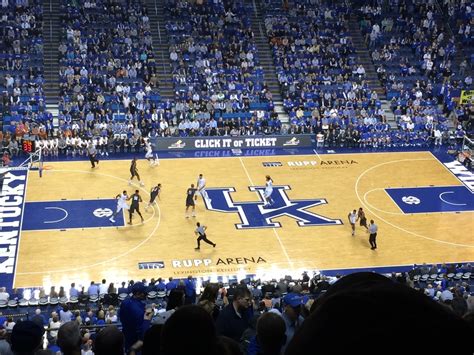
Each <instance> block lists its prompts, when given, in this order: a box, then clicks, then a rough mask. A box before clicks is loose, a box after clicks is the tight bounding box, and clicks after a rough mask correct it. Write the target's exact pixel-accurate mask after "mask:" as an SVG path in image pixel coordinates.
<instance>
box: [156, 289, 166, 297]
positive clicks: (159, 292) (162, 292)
mask: <svg viewBox="0 0 474 355" xmlns="http://www.w3.org/2000/svg"><path fill="white" fill-rule="evenodd" d="M156 296H157V297H158V298H165V297H166V291H158V292H157V293H156Z"/></svg>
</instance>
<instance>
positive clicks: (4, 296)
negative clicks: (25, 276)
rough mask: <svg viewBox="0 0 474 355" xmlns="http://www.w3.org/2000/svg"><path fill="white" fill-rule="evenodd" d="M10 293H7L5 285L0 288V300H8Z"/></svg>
mask: <svg viewBox="0 0 474 355" xmlns="http://www.w3.org/2000/svg"><path fill="white" fill-rule="evenodd" d="M9 298H10V295H9V294H8V292H7V290H6V288H5V287H2V288H0V301H8V299H9Z"/></svg>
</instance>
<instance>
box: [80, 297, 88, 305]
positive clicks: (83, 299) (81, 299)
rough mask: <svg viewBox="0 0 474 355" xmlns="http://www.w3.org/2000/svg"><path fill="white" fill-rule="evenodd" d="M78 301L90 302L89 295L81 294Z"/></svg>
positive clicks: (82, 302) (84, 303)
mask: <svg viewBox="0 0 474 355" xmlns="http://www.w3.org/2000/svg"><path fill="white" fill-rule="evenodd" d="M78 302H79V303H80V304H83V305H86V304H87V303H88V302H89V296H88V295H79V298H78Z"/></svg>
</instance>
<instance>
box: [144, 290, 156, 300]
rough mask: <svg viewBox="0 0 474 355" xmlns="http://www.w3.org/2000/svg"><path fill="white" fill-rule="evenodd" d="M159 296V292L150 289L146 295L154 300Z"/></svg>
mask: <svg viewBox="0 0 474 355" xmlns="http://www.w3.org/2000/svg"><path fill="white" fill-rule="evenodd" d="M156 296H157V292H156V291H150V292H148V294H147V295H146V297H147V298H148V299H149V300H154V299H155V298H156Z"/></svg>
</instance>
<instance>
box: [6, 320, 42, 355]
mask: <svg viewBox="0 0 474 355" xmlns="http://www.w3.org/2000/svg"><path fill="white" fill-rule="evenodd" d="M43 334H44V329H43V328H42V327H40V326H38V325H37V324H35V323H33V322H31V321H28V320H26V321H22V322H18V324H16V325H15V327H13V330H12V334H11V338H10V342H11V349H12V351H13V353H14V354H15V355H33V354H35V352H36V351H37V350H39V349H40V348H41V346H42V344H43V342H42V340H43Z"/></svg>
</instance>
